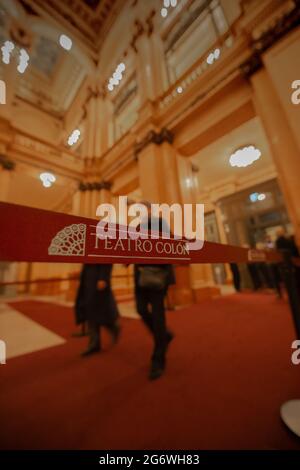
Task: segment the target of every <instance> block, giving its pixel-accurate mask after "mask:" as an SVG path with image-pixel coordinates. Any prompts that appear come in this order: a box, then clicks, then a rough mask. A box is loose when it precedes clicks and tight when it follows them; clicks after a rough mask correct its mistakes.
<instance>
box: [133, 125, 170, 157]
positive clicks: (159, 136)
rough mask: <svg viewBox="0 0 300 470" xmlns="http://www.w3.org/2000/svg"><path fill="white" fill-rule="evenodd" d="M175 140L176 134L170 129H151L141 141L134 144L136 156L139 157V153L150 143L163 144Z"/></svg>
mask: <svg viewBox="0 0 300 470" xmlns="http://www.w3.org/2000/svg"><path fill="white" fill-rule="evenodd" d="M173 140H174V135H173V133H172V132H171V131H170V130H169V129H167V128H165V127H163V128H162V129H161V130H160V131H159V132H157V131H155V130H154V129H151V130H150V131H149V132H147V134H146V135H145V137H144V138H143V139H142V140H141V141H140V142H136V143H135V144H134V148H133V152H134V156H135V158H136V159H137V158H138V155H139V153H140V152H142V151H143V149H144V148H146V147H147V146H148V145H150V144H155V145H161V144H162V143H163V142H168V143H169V144H171V143H172V142H173Z"/></svg>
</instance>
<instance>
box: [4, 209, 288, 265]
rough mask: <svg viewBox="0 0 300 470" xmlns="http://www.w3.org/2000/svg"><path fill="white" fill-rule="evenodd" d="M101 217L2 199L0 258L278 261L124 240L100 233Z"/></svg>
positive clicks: (212, 246) (234, 251)
mask: <svg viewBox="0 0 300 470" xmlns="http://www.w3.org/2000/svg"><path fill="white" fill-rule="evenodd" d="M98 222H99V221H98V220H96V219H89V218H85V217H78V216H74V215H68V214H61V213H57V212H51V211H46V210H41V209H34V208H31V207H25V206H20V205H16V204H9V203H4V202H1V203H0V223H1V229H0V261H29V262H48V263H125V264H127V263H141V264H148V263H150V264H166V263H168V264H189V263H231V262H232V263H248V262H280V261H281V260H282V256H281V254H280V253H279V252H276V251H274V250H270V251H268V250H266V251H264V250H249V249H247V248H241V247H235V246H231V245H222V244H220V243H212V242H204V245H203V248H202V249H201V250H187V242H188V241H187V240H185V239H184V240H176V239H165V238H158V239H151V238H147V239H145V240H142V239H138V240H132V239H131V238H128V239H121V237H120V233H121V232H122V231H124V229H126V227H120V226H117V232H118V234H119V238H117V239H114V240H112V239H106V240H101V239H99V238H98V237H97V236H96V226H97V223H98Z"/></svg>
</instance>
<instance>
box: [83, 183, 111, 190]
mask: <svg viewBox="0 0 300 470" xmlns="http://www.w3.org/2000/svg"><path fill="white" fill-rule="evenodd" d="M111 187H112V183H110V182H109V181H92V182H91V181H89V182H84V181H81V182H80V183H79V187H78V189H79V191H94V190H96V191H101V189H106V190H107V191H109V190H110V189H111Z"/></svg>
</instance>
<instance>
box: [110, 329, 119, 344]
mask: <svg viewBox="0 0 300 470" xmlns="http://www.w3.org/2000/svg"><path fill="white" fill-rule="evenodd" d="M120 333H121V327H120V325H114V326H113V327H112V328H111V329H110V334H111V337H112V341H113V344H116V343H117V342H118V340H119V337H120Z"/></svg>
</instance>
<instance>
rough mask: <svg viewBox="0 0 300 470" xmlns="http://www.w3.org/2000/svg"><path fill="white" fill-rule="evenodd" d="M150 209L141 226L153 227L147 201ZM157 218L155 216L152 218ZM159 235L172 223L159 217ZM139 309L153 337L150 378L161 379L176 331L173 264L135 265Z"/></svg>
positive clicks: (156, 221)
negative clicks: (169, 321)
mask: <svg viewBox="0 0 300 470" xmlns="http://www.w3.org/2000/svg"><path fill="white" fill-rule="evenodd" d="M143 204H144V205H146V207H147V209H148V217H147V218H146V219H145V220H143V221H142V222H141V225H140V227H141V229H142V230H143V231H145V230H146V231H148V233H149V234H150V230H151V204H149V203H145V202H143ZM154 219H155V217H153V218H152V221H153V220H154ZM155 223H157V226H158V229H159V235H162V233H163V232H166V229H168V225H167V224H166V222H165V221H164V220H163V219H162V218H159V219H158V220H157V218H156V220H155V221H154V224H155ZM134 281H135V299H136V309H137V312H138V314H139V315H140V316H141V318H142V320H143V322H144V324H145V325H146V327H147V328H148V330H149V331H150V333H151V334H152V337H153V342H154V348H153V352H152V356H151V365H150V372H149V379H150V380H155V379H158V378H159V377H160V376H161V375H162V374H163V372H164V370H165V367H166V353H167V349H168V346H169V344H170V342H171V341H172V339H173V338H174V334H173V333H172V332H171V331H169V330H168V329H167V325H166V309H165V297H166V295H167V292H168V288H169V286H170V285H171V284H175V274H174V270H173V267H172V265H170V264H136V265H135V267H134Z"/></svg>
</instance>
